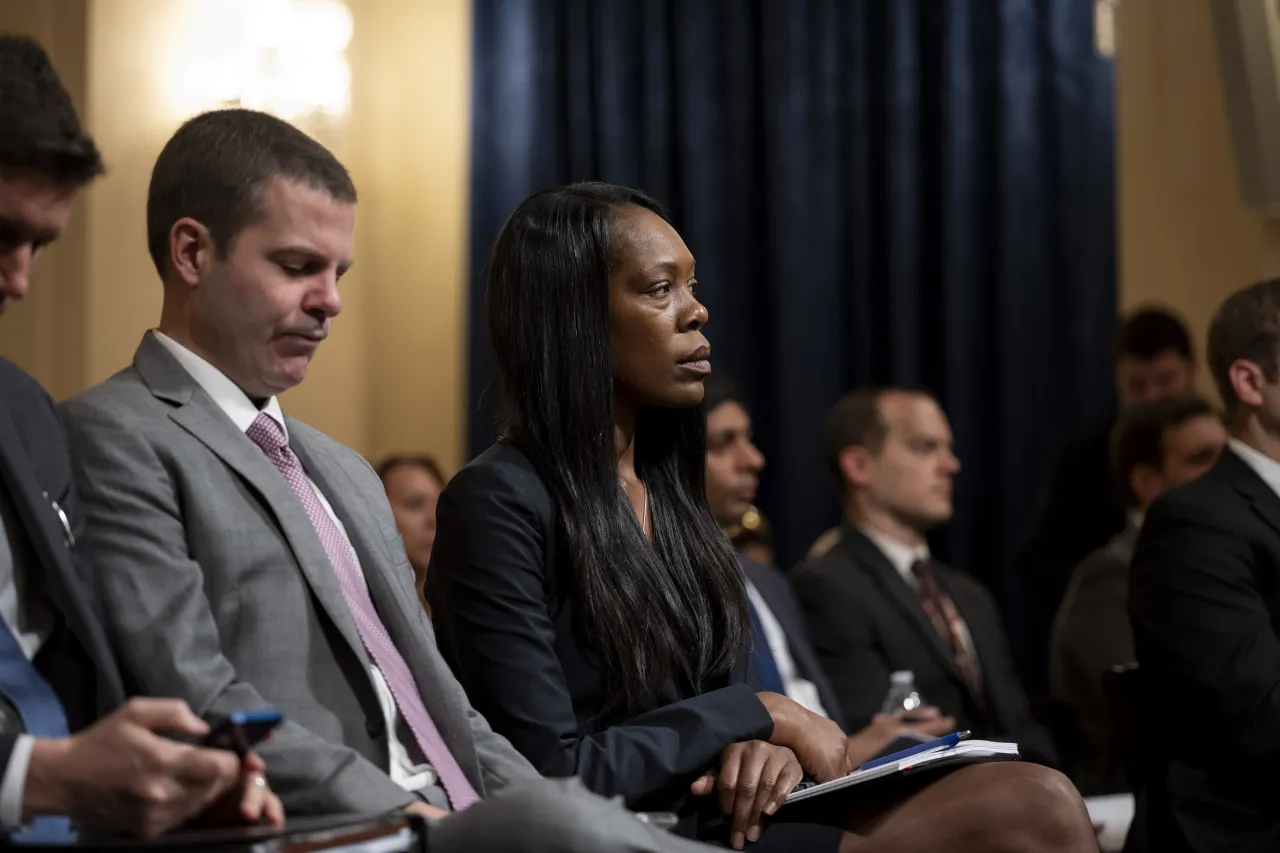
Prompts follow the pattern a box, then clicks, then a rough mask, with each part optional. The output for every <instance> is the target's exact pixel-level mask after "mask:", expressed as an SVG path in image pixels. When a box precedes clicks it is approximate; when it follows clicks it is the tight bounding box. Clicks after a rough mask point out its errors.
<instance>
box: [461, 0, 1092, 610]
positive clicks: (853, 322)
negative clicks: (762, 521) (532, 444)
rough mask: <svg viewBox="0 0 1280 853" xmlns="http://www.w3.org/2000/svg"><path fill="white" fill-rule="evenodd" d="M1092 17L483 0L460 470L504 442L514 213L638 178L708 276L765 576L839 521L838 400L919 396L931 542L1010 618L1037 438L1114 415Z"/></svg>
mask: <svg viewBox="0 0 1280 853" xmlns="http://www.w3.org/2000/svg"><path fill="white" fill-rule="evenodd" d="M1091 6H1092V4H1090V3H1088V2H1081V0H786V2H784V0H718V2H716V0H476V3H475V60H474V61H475V69H474V73H475V77H474V107H473V109H474V116H473V127H472V165H471V169H472V172H471V241H472V243H471V261H472V267H471V269H472V291H471V297H472V298H471V309H470V316H471V343H470V346H471V376H470V394H471V409H470V440H471V449H472V451H473V452H478V451H480V450H482V449H483V448H484V447H485V446H487V444H488V443H489V442H490V441H491V440H492V438H493V434H494V412H495V398H496V396H497V389H496V386H494V385H493V384H492V372H491V369H490V367H489V361H488V355H487V346H488V344H487V341H486V338H485V332H484V324H483V294H484V277H485V266H486V263H487V260H488V255H489V250H490V247H491V245H492V242H493V238H494V236H495V234H496V233H497V231H498V229H499V227H500V226H501V224H502V222H503V220H504V219H505V217H506V216H507V215H508V214H509V213H510V212H511V211H512V210H513V209H514V207H515V206H516V205H517V204H518V203H519V202H520V201H521V200H522V199H523V198H524V197H526V196H527V195H529V194H530V193H532V192H534V191H536V190H538V189H541V188H543V187H547V186H550V185H554V184H559V183H564V182H568V181H576V180H586V179H599V180H607V181H612V182H616V183H621V184H626V185H631V186H637V187H641V188H643V189H645V190H647V191H648V192H650V193H651V194H653V195H654V196H656V197H657V198H658V199H660V200H662V201H663V202H665V203H666V204H667V205H669V206H670V207H671V209H672V211H673V213H674V215H675V220H676V225H677V227H678V228H679V230H680V231H681V233H682V234H683V236H684V238H685V240H686V242H687V243H688V244H689V246H690V248H691V249H692V251H693V253H694V255H695V256H696V258H697V260H698V279H699V282H700V292H701V293H702V294H703V295H704V301H705V302H706V304H707V306H708V309H709V310H710V314H711V323H710V325H709V326H708V330H707V331H708V336H709V337H710V339H711V341H712V347H713V350H714V358H713V360H714V362H715V365H716V366H717V368H719V369H724V370H728V371H729V372H731V373H732V374H734V375H735V376H736V377H737V378H738V379H739V380H740V381H741V382H742V383H743V384H745V385H746V386H747V387H748V388H749V389H750V390H751V392H752V395H753V403H754V412H753V414H754V417H755V421H756V425H757V435H758V439H759V444H760V446H761V448H762V449H763V451H764V452H765V454H766V455H767V456H768V459H769V468H768V470H767V472H766V474H765V478H764V484H763V492H762V497H761V504H762V507H763V509H764V510H765V512H766V513H767V514H768V515H769V517H770V518H771V519H772V520H773V522H774V524H775V528H776V533H777V537H778V544H779V547H780V554H781V559H782V562H783V565H788V564H790V563H791V562H792V561H794V560H797V559H799V558H800V557H801V556H802V555H803V553H804V551H805V549H806V548H807V547H808V545H809V543H810V542H811V541H812V540H813V539H814V537H815V536H816V535H817V534H818V533H820V532H821V531H822V530H824V529H825V528H827V527H828V526H830V525H831V524H832V523H834V522H835V521H836V519H837V518H838V508H837V502H836V495H835V492H834V490H833V489H832V487H831V486H830V485H829V482H828V477H827V475H826V472H825V471H824V469H823V466H822V463H821V460H820V453H819V449H818V437H819V434H820V429H821V424H822V420H823V417H824V415H825V413H826V411H827V409H828V407H829V406H830V405H831V404H832V403H833V402H834V401H835V399H836V398H837V397H838V396H839V395H840V394H841V393H843V392H845V391H847V390H849V389H851V388H854V387H856V386H860V385H865V384H868V383H877V384H884V383H894V384H906V385H916V386H923V387H926V388H928V389H931V390H932V391H934V392H935V393H936V394H938V396H939V397H940V399H941V400H942V402H943V405H944V406H945V407H946V409H947V411H948V412H949V414H950V417H951V421H952V425H953V428H954V430H955V433H956V437H957V442H958V446H959V452H960V455H961V457H962V461H963V463H964V465H965V471H964V473H963V474H962V476H961V478H960V480H959V481H958V484H957V506H958V513H957V517H956V520H955V522H954V523H953V524H952V525H951V526H950V527H949V528H948V530H946V531H944V532H943V534H942V536H941V537H940V539H939V542H938V543H937V547H938V549H939V550H940V551H941V552H942V553H943V554H944V555H945V556H949V557H950V559H951V560H952V561H953V562H954V563H956V564H957V565H959V566H960V567H961V568H964V569H966V570H968V571H970V572H972V573H973V574H975V575H977V576H979V577H981V578H983V579H984V580H985V581H987V582H988V583H989V584H990V585H991V586H992V587H993V588H994V589H995V590H996V591H997V592H998V593H999V594H1000V595H1001V596H1002V597H1003V598H1004V601H1005V604H1006V605H1009V604H1011V603H1012V602H1013V601H1014V595H1015V590H1014V587H1013V584H1012V562H1013V553H1014V550H1015V547H1016V543H1017V541H1018V539H1019V537H1020V536H1021V534H1022V532H1023V526H1024V524H1025V523H1026V521H1027V515H1028V512H1027V510H1028V504H1029V503H1030V500H1031V498H1032V496H1033V494H1034V491H1035V486H1036V482H1037V480H1038V476H1039V473H1040V471H1041V470H1042V467H1043V464H1044V459H1045V456H1046V454H1047V452H1048V446H1049V444H1050V442H1051V439H1052V438H1053V436H1054V434H1055V433H1057V432H1058V431H1060V430H1061V429H1062V428H1063V427H1065V426H1069V425H1071V424H1072V423H1075V422H1078V421H1083V420H1087V419H1092V418H1098V417H1102V416H1105V415H1106V414H1107V413H1108V412H1107V410H1108V408H1109V406H1110V400H1111V392H1110V384H1109V376H1108V367H1107V352H1106V349H1107V348H1106V339H1107V335H1108V334H1109V330H1110V328H1111V325H1112V322H1113V319H1114V314H1115V304H1116V296H1115V280H1114V279H1115V273H1114V268H1115V258H1114V255H1115V250H1114V242H1115V237H1114V231H1115V228H1114V214H1113V207H1114V197H1113V168H1112V124H1113V116H1112V69H1111V67H1110V63H1109V62H1107V61H1105V60H1103V59H1100V58H1098V57H1096V56H1095V55H1094V53H1093V43H1092V23H1091V12H1092V10H1091ZM1010 609H1011V611H1012V615H1014V616H1015V620H1016V615H1017V612H1018V611H1019V608H1017V607H1013V608H1010Z"/></svg>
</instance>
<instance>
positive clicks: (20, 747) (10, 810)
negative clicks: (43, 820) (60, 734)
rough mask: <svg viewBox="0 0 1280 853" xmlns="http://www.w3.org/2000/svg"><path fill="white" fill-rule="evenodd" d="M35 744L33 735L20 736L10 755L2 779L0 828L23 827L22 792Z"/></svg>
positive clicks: (0, 782) (0, 786)
mask: <svg viewBox="0 0 1280 853" xmlns="http://www.w3.org/2000/svg"><path fill="white" fill-rule="evenodd" d="M35 743H36V739H35V738H33V737H32V736H31V735H18V739H17V740H16V741H15V742H14V744H13V750H12V751H11V752H10V753H9V765H8V766H7V767H5V769H4V778H3V779H0V827H2V828H4V829H16V828H17V827H20V826H22V792H23V791H24V790H25V789H26V787H27V767H28V765H30V764H31V748H32V747H33V746H35Z"/></svg>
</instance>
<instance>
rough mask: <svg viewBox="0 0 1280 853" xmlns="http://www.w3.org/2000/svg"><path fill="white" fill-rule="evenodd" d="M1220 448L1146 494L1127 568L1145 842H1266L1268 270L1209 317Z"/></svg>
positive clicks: (1275, 406) (1278, 730)
mask: <svg viewBox="0 0 1280 853" xmlns="http://www.w3.org/2000/svg"><path fill="white" fill-rule="evenodd" d="M1208 357H1209V366H1210V369H1211V371H1212V373H1213V377H1214V381H1215V382H1216V383H1217V386H1218V390H1219V392H1220V393H1221V395H1222V398H1223V401H1224V403H1225V405H1226V410H1227V411H1226V414H1227V424H1228V429H1229V431H1230V433H1231V436H1232V437H1231V440H1230V442H1229V444H1228V449H1227V450H1225V451H1223V453H1222V456H1221V458H1220V459H1219V460H1218V463H1217V465H1216V466H1214V468H1213V470H1211V471H1209V473H1207V474H1205V475H1204V476H1203V477H1201V478H1200V479H1198V480H1196V481H1195V482H1193V483H1190V484H1188V485H1186V486H1183V487H1181V488H1178V489H1173V490H1172V491H1170V492H1168V493H1167V494H1165V495H1164V496H1163V497H1161V498H1160V499H1159V500H1157V501H1156V502H1155V504H1154V505H1153V506H1152V508H1151V511H1150V512H1149V513H1148V514H1147V518H1146V521H1145V523H1144V525H1143V530H1142V536H1141V538H1140V539H1139V540H1138V547H1137V552H1136V554H1135V555H1134V561H1133V566H1132V568H1131V570H1130V576H1129V582H1130V586H1129V615H1130V618H1131V620H1132V623H1133V636H1134V643H1135V647H1136V651H1137V658H1138V663H1139V665H1140V670H1139V671H1140V674H1141V682H1140V683H1141V691H1140V692H1141V695H1142V702H1143V708H1142V709H1140V714H1141V718H1142V720H1143V728H1142V747H1143V749H1142V751H1141V755H1143V756H1144V758H1145V762H1144V764H1145V767H1144V770H1145V773H1144V776H1145V783H1146V785H1147V789H1148V795H1149V802H1148V819H1147V829H1148V832H1149V835H1150V839H1151V849H1152V850H1160V851H1162V853H1164V851H1174V853H1178V851H1187V850H1191V851H1196V853H1216V851H1226V850H1231V851H1238V853H1245V852H1246V851H1264V850H1265V851H1273V850H1280V809H1277V808H1276V804H1277V803H1278V802H1280V775H1278V774H1277V773H1276V765H1277V762H1280V627H1278V626H1280V495H1278V494H1277V492H1278V491H1280V280H1278V279H1273V280H1271V281H1266V282H1262V283H1260V284H1257V285H1254V286H1252V287H1249V288H1246V289H1244V290H1241V291H1239V292H1237V293H1235V294H1234V295H1232V296H1231V297H1229V298H1228V299H1227V300H1226V301H1225V302H1224V303H1223V304H1222V306H1221V307H1220V308H1219V309H1218V311H1217V313H1216V314H1215V315H1214V318H1213V320H1212V322H1211V324H1210V327H1209V346H1208Z"/></svg>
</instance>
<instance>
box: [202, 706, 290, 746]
mask: <svg viewBox="0 0 1280 853" xmlns="http://www.w3.org/2000/svg"><path fill="white" fill-rule="evenodd" d="M283 721H284V716H283V715H282V714H281V713H280V712H279V711H277V710H275V709H273V708H267V709H264V710H261V711H232V712H231V714H230V715H228V716H227V718H226V719H225V720H223V721H222V722H221V723H219V724H218V725H216V726H214V728H213V731H211V732H209V734H207V735H205V738H204V740H202V741H201V742H200V745H201V746H208V747H212V748H214V749H229V750H231V751H232V752H234V753H235V754H236V755H239V756H241V757H243V756H244V755H245V754H246V753H248V752H249V750H251V749H253V747H254V746H255V745H257V744H259V743H261V742H262V741H263V739H264V738H266V736H267V735H269V734H271V731H272V730H273V729H274V728H275V727H276V726H278V725H280V723H282V722H283Z"/></svg>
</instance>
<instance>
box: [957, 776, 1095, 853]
mask: <svg viewBox="0 0 1280 853" xmlns="http://www.w3.org/2000/svg"><path fill="white" fill-rule="evenodd" d="M973 770H975V771H981V775H982V777H983V778H982V779H981V784H980V785H979V787H981V788H985V789H986V790H984V791H983V794H984V796H983V801H984V802H985V803H986V804H987V805H988V806H989V808H990V809H991V811H992V812H993V813H992V814H990V815H989V816H988V819H989V820H990V821H991V826H992V827H1004V828H1007V829H1008V830H1009V832H1008V835H1007V836H1006V838H1008V839H1010V840H1012V841H1013V842H1014V843H1013V844H1011V845H1010V847H1011V848H1012V849H1027V850H1043V851H1068V850H1069V851H1077V850H1096V849H1097V847H1096V842H1095V841H1094V835H1093V828H1092V825H1091V824H1090V822H1089V814H1088V812H1087V811H1086V810H1085V807H1084V800H1083V799H1081V797H1080V792H1079V791H1077V790H1076V787H1075V785H1073V784H1071V781H1070V780H1069V779H1067V777H1066V776H1064V775H1062V774H1061V773H1059V772H1058V771H1056V770H1052V769H1050V768H1048V767H1042V766H1040V765H1038V764H1021V763H1018V764H1012V763H1010V764H986V765H979V766H975V767H974V768H973ZM975 775H976V774H975ZM966 781H967V782H972V783H974V784H978V783H979V780H977V779H971V780H966Z"/></svg>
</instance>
